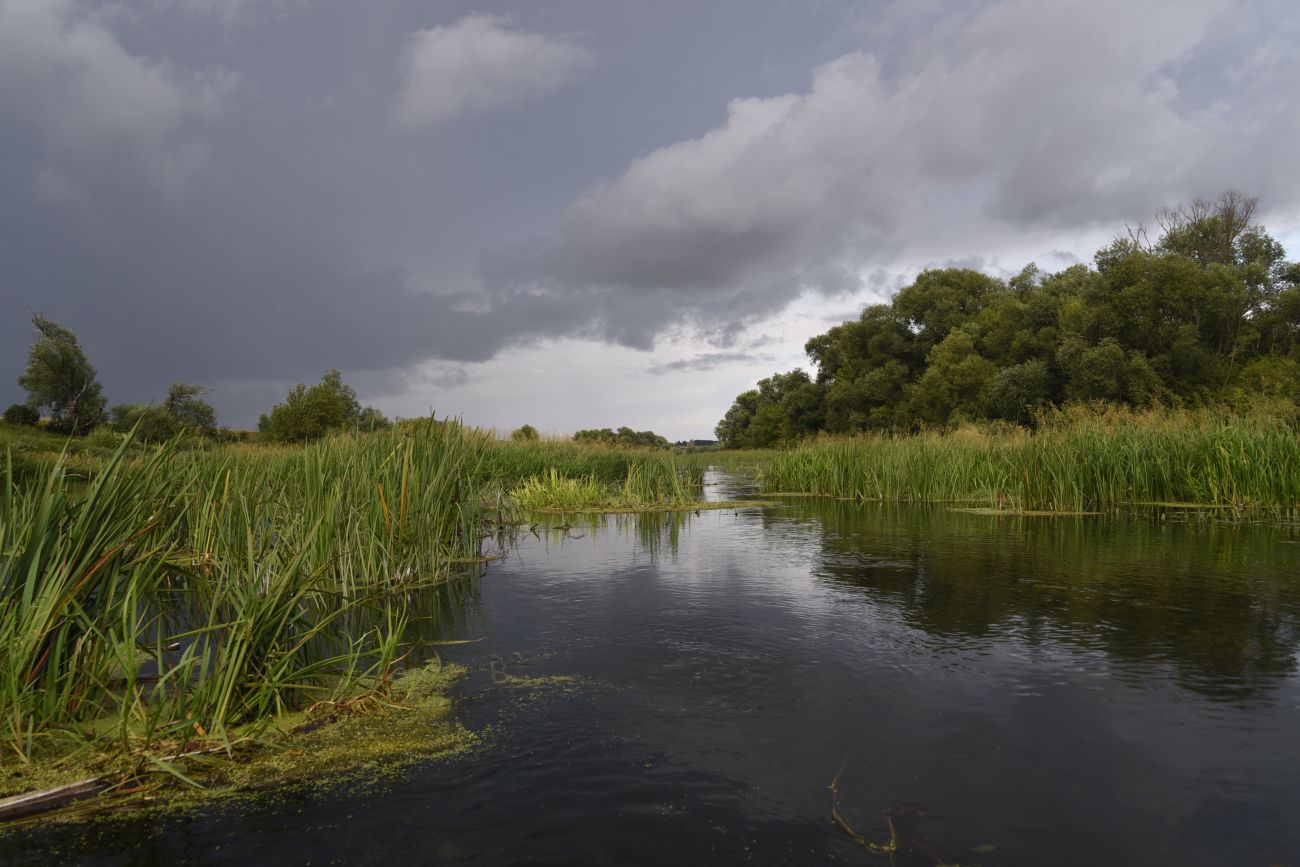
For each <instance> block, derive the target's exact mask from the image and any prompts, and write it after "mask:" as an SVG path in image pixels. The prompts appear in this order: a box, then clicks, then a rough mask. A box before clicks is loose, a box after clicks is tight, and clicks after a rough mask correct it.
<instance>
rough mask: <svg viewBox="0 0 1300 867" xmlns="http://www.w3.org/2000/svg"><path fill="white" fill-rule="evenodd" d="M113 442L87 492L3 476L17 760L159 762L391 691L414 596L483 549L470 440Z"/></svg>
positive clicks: (9, 712)
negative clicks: (85, 752)
mask: <svg viewBox="0 0 1300 867" xmlns="http://www.w3.org/2000/svg"><path fill="white" fill-rule="evenodd" d="M114 436H115V435H114ZM117 439H118V442H119V447H118V450H117V452H116V453H115V454H114V455H113V456H112V457H111V458H109V459H108V460H107V461H105V462H103V463H101V464H98V465H96V466H94V467H93V468H92V469H91V470H90V472H89V474H88V477H86V476H82V477H81V478H80V479H77V478H74V477H73V476H71V475H70V474H69V473H68V472H67V467H66V465H65V463H64V461H63V460H62V459H58V460H56V461H54V462H53V463H51V464H50V465H48V466H47V467H46V469H45V470H44V472H43V473H42V474H41V475H40V476H39V477H37V478H36V479H35V480H33V481H27V482H24V483H21V484H20V483H18V481H17V480H16V479H15V478H14V475H13V470H12V468H11V465H10V464H9V463H8V462H4V463H0V646H3V647H4V648H5V652H4V654H0V707H3V708H4V713H3V714H0V743H2V744H3V748H4V749H5V752H6V754H7V755H9V756H11V757H13V756H17V757H19V758H20V759H23V760H30V759H31V758H32V757H33V756H34V755H35V754H37V753H39V752H40V751H41V750H42V749H43V747H44V745H48V744H50V743H51V742H53V741H56V740H58V739H60V738H67V737H73V738H92V739H98V740H99V742H98V743H95V744H94V748H95V749H96V750H97V751H103V750H120V751H123V752H129V753H130V754H131V755H137V756H140V757H141V758H140V760H141V761H142V762H145V763H147V764H148V763H152V764H154V765H156V761H155V760H156V759H158V757H160V756H166V755H171V754H174V753H177V752H184V751H185V750H187V749H193V748H196V747H199V746H202V745H204V744H228V743H230V742H231V741H233V740H236V739H238V738H242V737H244V736H247V735H248V734H249V733H250V731H254V732H255V731H256V729H257V728H258V727H259V726H264V725H265V724H266V723H267V722H268V721H269V720H271V719H273V718H274V717H276V716H277V715H279V714H281V713H283V712H285V711H289V710H293V709H294V708H302V707H305V706H307V705H310V704H311V703H312V702H314V701H316V700H317V699H323V700H330V699H337V698H343V697H346V696H349V695H354V694H356V692H357V691H359V690H367V689H380V688H383V686H384V684H385V683H386V682H387V673H388V670H389V668H390V666H391V665H392V663H393V662H394V660H395V659H396V658H397V646H398V645H397V642H398V639H399V637H400V635H401V634H402V630H403V628H404V626H405V623H406V620H407V614H406V612H407V606H408V605H409V604H412V602H413V600H414V599H415V598H416V596H415V595H414V592H415V590H417V589H418V588H420V587H422V586H427V585H430V584H433V583H437V582H441V581H443V580H445V579H446V578H447V577H448V576H449V574H450V573H451V570H452V569H453V567H454V566H455V564H456V563H458V562H462V561H464V560H466V559H468V558H472V557H474V556H475V555H476V554H477V550H478V549H477V545H478V542H477V540H478V538H479V530H480V524H481V517H480V511H479V501H478V497H477V495H476V488H475V487H474V484H473V470H474V468H475V467H476V466H477V463H478V450H479V448H480V446H479V445H478V443H477V442H476V441H475V440H474V438H473V437H471V436H470V435H469V434H467V433H466V432H465V431H463V429H461V428H460V426H459V425H450V424H449V425H432V424H431V425H427V426H426V427H424V428H422V429H420V430H418V431H415V432H402V433H399V432H390V433H387V434H377V435H370V436H366V437H347V438H345V437H331V438H327V439H325V440H324V441H322V442H319V443H316V444H314V445H311V446H308V447H306V448H300V449H258V450H248V449H241V450H237V451H227V452H186V453H180V452H176V451H175V450H174V449H171V448H169V447H164V448H162V449H154V450H151V451H150V453H149V454H148V455H146V456H145V457H143V458H142V459H140V460H127V459H126V456H127V450H128V448H129V447H130V442H129V441H128V440H126V439H124V438H120V437H118V438H117ZM172 642H177V643H178V644H179V647H180V649H179V650H168V649H167V647H168V645H170V644H172ZM151 668H152V669H154V670H156V672H157V677H156V679H153V680H146V679H145V678H142V677H139V675H140V674H141V673H142V672H144V671H147V670H149V669H151ZM83 723H85V724H87V725H86V726H85V727H84V728H83V727H82V725H81V724H83ZM249 726H251V727H253V728H252V729H251V730H250V729H249ZM78 730H80V731H82V732H84V733H82V734H75V732H77V731H78Z"/></svg>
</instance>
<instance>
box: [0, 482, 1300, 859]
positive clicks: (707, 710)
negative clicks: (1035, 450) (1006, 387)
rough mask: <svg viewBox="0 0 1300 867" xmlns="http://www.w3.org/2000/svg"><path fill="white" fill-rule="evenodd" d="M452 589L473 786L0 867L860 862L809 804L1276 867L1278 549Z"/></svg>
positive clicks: (717, 519) (1194, 520)
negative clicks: (462, 596)
mask: <svg viewBox="0 0 1300 867" xmlns="http://www.w3.org/2000/svg"><path fill="white" fill-rule="evenodd" d="M732 484H733V483H732V482H730V481H728V480H727V479H726V478H724V477H720V476H715V477H714V485H713V486H712V487H711V488H710V489H709V491H710V493H711V494H712V495H713V496H723V495H731V494H734V493H735V491H734V490H728V487H729V486H731V485H732ZM470 590H471V592H470V593H469V595H470V597H471V598H470V599H469V600H468V601H467V602H466V603H465V607H464V609H463V611H461V612H460V613H459V614H458V616H457V617H456V618H455V622H454V623H453V624H452V625H451V626H450V627H448V626H446V625H445V624H444V625H443V626H442V627H440V628H441V630H442V632H443V637H453V638H476V639H477V638H482V639H483V640H482V641H479V642H477V643H474V644H469V645H462V646H457V647H451V648H448V649H447V650H446V653H445V656H446V657H447V658H449V659H453V660H455V661H459V662H463V663H465V664H466V665H468V666H470V668H471V669H472V670H473V674H472V675H471V677H470V678H469V679H468V680H467V681H466V683H465V684H464V686H463V688H462V690H461V692H462V695H461V702H460V705H459V713H460V715H461V717H462V718H463V719H464V720H465V721H466V722H467V724H469V725H470V726H471V727H474V728H479V729H485V730H487V731H488V733H489V734H488V739H487V740H488V746H487V748H486V749H485V750H483V751H482V752H481V753H480V754H478V755H476V756H474V757H472V758H470V759H464V760H458V761H455V762H450V763H448V762H426V763H422V764H418V765H415V766H413V767H411V768H409V769H407V770H405V771H403V772H402V773H401V774H400V775H399V776H398V777H397V779H396V780H392V781H388V782H385V783H382V784H371V785H367V786H359V785H351V784H340V785H339V787H338V788H337V789H336V790H333V791H330V792H328V793H325V794H322V793H320V792H316V793H314V794H293V793H290V794H288V795H286V796H284V797H281V798H277V799H274V800H268V801H266V802H254V803H250V804H243V805H240V806H237V807H231V806H226V807H222V808H218V809H209V810H205V811H202V812H199V813H196V814H194V815H191V816H187V817H185V818H181V819H167V820H164V821H161V822H159V821H156V820H148V821H136V822H128V823H125V824H123V823H114V824H113V825H111V826H107V827H92V828H90V829H81V828H76V827H67V826H57V827H47V828H40V827H37V828H33V829H30V830H28V831H26V832H24V833H23V834H21V835H17V836H10V837H7V838H4V839H0V861H5V862H12V863H33V864H35V863H42V864H43V863H52V862H58V861H68V862H73V861H84V862H87V863H104V864H110V863H112V864H118V863H121V864H125V863H131V864H136V863H139V864H160V865H162V864H166V865H175V864H181V863H204V864H206V863H213V864H215V863H230V864H242V863H249V862H275V863H281V864H299V863H313V864H326V863H342V864H386V865H397V864H406V863H446V864H476V865H477V864H484V865H486V864H513V863H521V862H529V863H549V864H580V863H591V864H670V865H675V867H680V865H687V864H695V863H707V864H731V863H743V862H752V863H757V864H779V863H790V864H822V863H829V862H834V863H844V864H886V863H889V861H888V859H886V858H883V857H881V856H879V855H873V854H871V853H869V852H867V851H866V850H865V849H864V848H863V847H862V846H860V845H859V844H858V843H856V842H855V841H854V840H853V839H852V838H851V837H850V836H849V835H848V834H847V833H845V832H844V831H843V830H841V829H840V828H839V827H837V826H836V825H835V824H834V823H833V822H832V821H831V792H830V791H829V789H828V785H829V783H830V782H831V780H832V778H833V777H834V776H835V775H836V773H837V772H839V773H840V777H839V808H840V811H841V813H842V814H843V815H844V816H845V817H846V818H847V820H848V821H849V822H850V823H851V824H852V825H853V826H854V827H855V828H856V829H857V830H858V831H859V832H860V833H861V834H862V835H864V836H865V837H866V838H868V839H870V840H874V841H877V842H885V841H887V840H888V839H889V831H888V828H887V825H886V820H887V817H888V816H893V817H894V818H893V821H894V824H895V827H896V829H897V834H898V843H899V847H900V849H899V851H898V852H897V853H896V855H895V857H894V863H895V864H897V865H913V864H915V865H927V867H928V865H934V864H936V863H940V862H941V861H942V862H944V863H957V862H960V863H962V864H983V865H990V867H993V865H1013V864H1017V865H1024V864H1051V865H1083V864H1087V865H1093V864H1141V865H1151V864H1179V865H1200V864H1230V865H1260V867H1267V865H1270V864H1277V865H1300V677H1298V676H1297V671H1296V669H1297V648H1298V647H1300V529H1297V528H1296V527H1294V526H1290V527H1288V526H1284V525H1279V524H1278V523H1276V522H1272V523H1270V522H1261V523H1258V524H1248V525H1244V526H1243V525H1229V524H1225V523H1219V522H1217V521H1215V520H1213V518H1212V517H1210V516H1206V515H1199V516H1198V515H1188V514H1174V513H1169V514H1166V515H1164V516H1163V517H1161V516H1160V515H1159V514H1153V515H1150V516H1140V517H1129V518H1123V519H1116V518H1072V519H1045V518H996V517H986V516H978V515H971V514H964V513H958V512H952V511H948V510H944V509H941V508H919V507H911V508H904V507H899V506H865V507H864V506H856V505H850V504H846V503H836V502H824V501H821V502H808V501H791V502H789V503H787V504H785V505H782V506H780V507H778V508H774V509H767V510H759V509H748V510H740V511H734V510H727V511H721V512H708V511H706V512H703V513H701V514H699V515H691V514H686V515H680V516H674V517H665V516H642V517H641V518H639V519H638V518H633V517H611V518H608V519H603V520H601V521H599V522H597V523H596V524H594V525H589V524H582V525H581V526H575V527H574V528H572V529H571V530H567V531H566V530H549V531H548V530H547V529H545V528H540V527H539V528H538V529H537V532H536V534H535V535H534V534H533V533H528V532H524V533H522V534H521V537H520V539H519V540H518V545H517V546H515V547H512V548H511V549H510V550H509V553H508V556H507V558H506V559H505V560H503V561H501V562H498V563H494V564H492V565H491V566H490V567H489V569H488V570H487V571H486V573H485V575H484V576H482V577H481V578H479V579H477V580H476V582H475V583H474V585H473V587H472V588H470ZM520 678H530V679H538V680H520ZM557 678H566V679H557ZM567 678H571V679H567Z"/></svg>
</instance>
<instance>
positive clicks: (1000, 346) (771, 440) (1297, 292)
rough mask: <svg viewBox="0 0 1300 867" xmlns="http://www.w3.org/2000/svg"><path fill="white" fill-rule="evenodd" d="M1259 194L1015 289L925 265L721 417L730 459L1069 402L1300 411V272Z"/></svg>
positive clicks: (1208, 208)
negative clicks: (1274, 233) (1265, 221)
mask: <svg viewBox="0 0 1300 867" xmlns="http://www.w3.org/2000/svg"><path fill="white" fill-rule="evenodd" d="M1255 208H1256V203H1255V200H1254V199H1252V198H1249V197H1247V196H1244V195H1242V194H1241V193H1236V192H1228V193H1224V194H1223V195H1222V196H1220V197H1219V198H1218V199H1215V200H1213V201H1207V200H1197V201H1195V202H1193V203H1192V204H1191V205H1187V206H1184V207H1180V208H1177V209H1173V210H1166V211H1164V212H1162V213H1161V214H1160V216H1159V217H1158V222H1159V224H1160V226H1161V229H1162V234H1161V236H1160V238H1159V239H1158V240H1157V241H1155V242H1154V243H1151V242H1149V241H1148V240H1147V237H1146V233H1145V231H1144V230H1142V229H1141V228H1139V229H1137V230H1135V231H1130V232H1128V233H1127V234H1126V235H1125V236H1123V237H1120V238H1117V239H1116V240H1115V241H1114V242H1113V243H1111V244H1108V245H1107V246H1105V247H1103V248H1102V249H1101V250H1099V251H1097V255H1096V257H1095V259H1094V267H1091V268H1090V267H1088V266H1086V265H1082V264H1081V265H1074V266H1072V267H1069V268H1066V269H1065V270H1063V271H1060V272H1058V273H1056V274H1044V273H1042V272H1040V271H1039V270H1038V269H1037V268H1036V267H1035V266H1033V265H1030V266H1028V267H1026V268H1025V269H1024V270H1023V271H1021V272H1020V273H1019V274H1017V275H1015V276H1014V277H1012V278H1011V279H1010V280H1006V281H1003V280H999V279H997V278H994V277H991V276H988V275H986V274H981V273H979V272H978V271H972V270H970V269H963V268H944V269H937V270H928V271H923V272H922V273H921V274H919V275H918V276H917V278H916V280H915V281H913V282H912V283H911V284H910V285H908V286H906V287H904V288H903V289H902V290H900V291H899V293H898V294H897V295H896V296H895V297H894V299H893V300H892V301H891V302H890V303H888V304H877V305H873V306H871V307H867V308H866V309H865V310H863V311H862V314H861V316H859V317H858V318H857V319H856V320H853V321H850V322H845V323H843V324H840V325H837V326H835V327H834V328H831V329H830V330H829V331H827V332H826V333H824V334H819V335H817V336H816V337H814V338H812V339H811V340H809V341H808V343H807V344H806V346H805V349H806V351H807V353H808V356H809V358H810V359H812V361H813V363H814V364H815V365H816V368H817V372H816V377H815V379H810V378H809V377H808V375H807V374H804V373H803V371H800V370H795V371H791V372H790V373H785V374H776V375H774V376H771V377H768V378H767V379H764V380H761V381H759V383H758V386H757V388H755V389H751V390H748V391H745V392H743V393H742V394H740V395H738V396H737V397H736V399H735V401H734V402H733V403H732V405H731V407H730V408H729V409H728V410H727V413H726V415H725V416H724V417H723V419H722V420H721V421H720V422H719V423H718V426H717V428H716V433H717V436H718V438H719V439H720V440H722V442H723V444H724V445H726V446H729V447H732V448H737V447H740V448H745V447H755V446H768V445H776V444H780V443H786V442H790V441H791V440H793V439H797V438H798V437H800V436H804V435H806V434H809V433H813V432H817V431H830V432H833V433H847V432H854V431H862V430H911V429H915V428H917V427H918V426H943V425H951V424H955V423H958V422H961V421H963V420H980V419H1007V420H1011V421H1016V422H1020V423H1032V421H1033V419H1034V417H1035V414H1036V413H1037V412H1038V411H1039V410H1041V409H1042V408H1043V407H1046V406H1050V405H1054V404H1059V403H1061V402H1063V401H1072V400H1073V401H1094V400H1100V401H1111V402H1115V403H1122V404H1127V405H1130V406H1152V405H1158V404H1173V405H1181V406H1197V405H1205V404H1210V403H1215V402H1220V401H1241V400H1249V399H1251V397H1252V396H1265V397H1268V398H1270V399H1275V400H1288V401H1291V402H1292V403H1295V402H1297V401H1300V386H1297V385H1295V381H1296V379H1297V377H1295V376H1293V375H1292V373H1293V372H1294V371H1298V370H1300V264H1297V263H1294V262H1288V261H1286V260H1285V258H1284V255H1283V253H1284V251H1283V249H1282V247H1281V245H1280V244H1278V243H1277V242H1276V241H1275V240H1274V239H1273V238H1271V237H1270V236H1269V235H1268V233H1267V232H1266V231H1265V230H1264V228H1263V227H1262V226H1258V225H1255V224H1253V223H1252V222H1251V219H1252V217H1253V214H1254V212H1255Z"/></svg>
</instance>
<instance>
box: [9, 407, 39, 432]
mask: <svg viewBox="0 0 1300 867" xmlns="http://www.w3.org/2000/svg"><path fill="white" fill-rule="evenodd" d="M4 420H5V421H6V422H7V423H9V424H12V425H20V426H22V427H35V426H36V425H37V424H38V423H39V422H40V420H41V414H40V413H39V412H37V411H36V410H34V409H32V408H31V407H30V406H28V405H27V404H25V403H15V404H14V405H13V406H11V407H9V408H8V409H6V410H5V413H4Z"/></svg>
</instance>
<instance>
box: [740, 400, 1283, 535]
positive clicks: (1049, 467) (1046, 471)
mask: <svg viewBox="0 0 1300 867" xmlns="http://www.w3.org/2000/svg"><path fill="white" fill-rule="evenodd" d="M760 479H761V481H762V484H763V485H764V486H765V487H767V488H768V489H769V490H775V491H789V492H795V491H798V492H806V493H811V494H817V495H825V496H835V497H846V498H853V499H862V500H913V501H953V502H967V503H976V504H981V505H986V506H989V507H997V508H1011V509H1022V510H1035V511H1038V510H1042V511H1055V512H1084V511H1097V510H1104V509H1112V508H1115V507H1118V506H1121V505H1126V504H1140V503H1194V504H1202V505H1215V506H1226V507H1233V508H1242V509H1272V510H1293V509H1295V508H1296V507H1297V506H1298V505H1300V434H1298V433H1297V430H1296V428H1295V427H1293V426H1292V425H1291V424H1290V423H1289V422H1288V421H1287V420H1286V419H1281V418H1268V417H1263V418H1253V417H1246V416H1234V415H1223V414H1218V413H1214V412H1210V411H1201V412H1191V411H1179V412H1173V411H1161V412H1146V413H1142V412H1133V411H1126V410H1119V409H1107V410H1097V409H1087V408H1075V409H1072V410H1069V411H1064V412H1059V413H1056V414H1052V415H1048V416H1044V417H1043V418H1042V419H1041V420H1040V424H1039V426H1038V427H1037V428H1036V429H1034V430H1032V431H1027V430H1020V429H1011V428H1002V429H997V430H977V429H970V428H968V429H962V430H958V431H953V432H942V433H941V432H930V433H922V434H916V435H889V434H876V435H865V436H859V437H846V438H826V439H821V440H814V441H811V442H808V443H805V444H804V445H802V446H800V447H797V448H794V449H791V450H789V451H786V452H783V453H781V454H779V455H777V456H776V457H774V458H773V459H772V460H771V461H770V462H769V463H768V464H767V465H766V466H764V467H763V468H762V470H761V472H760Z"/></svg>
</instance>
